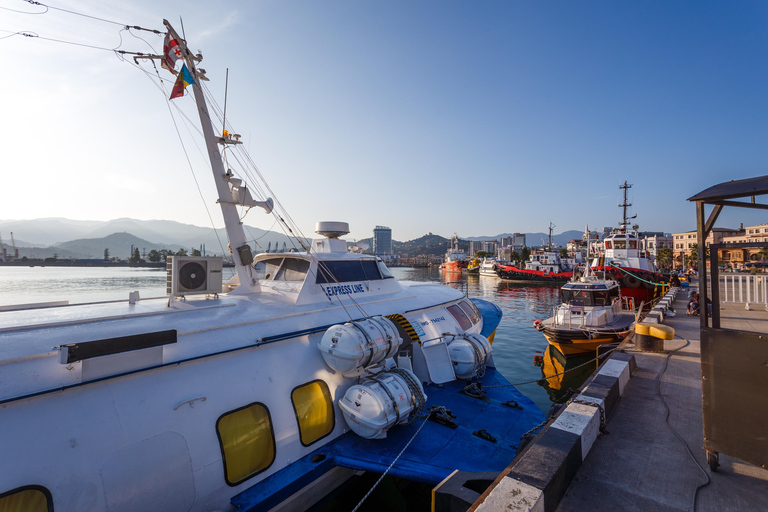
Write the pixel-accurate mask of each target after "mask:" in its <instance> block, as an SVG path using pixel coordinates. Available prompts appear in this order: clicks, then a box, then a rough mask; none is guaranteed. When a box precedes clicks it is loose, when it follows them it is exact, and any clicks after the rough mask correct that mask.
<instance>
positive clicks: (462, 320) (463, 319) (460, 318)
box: [446, 304, 472, 331]
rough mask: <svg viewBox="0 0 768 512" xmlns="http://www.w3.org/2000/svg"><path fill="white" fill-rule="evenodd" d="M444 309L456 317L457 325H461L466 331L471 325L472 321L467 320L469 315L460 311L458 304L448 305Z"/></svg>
mask: <svg viewBox="0 0 768 512" xmlns="http://www.w3.org/2000/svg"><path fill="white" fill-rule="evenodd" d="M446 309H447V310H448V312H449V313H450V314H451V316H452V317H453V318H455V319H456V321H457V322H458V323H459V327H461V329H462V330H464V331H466V330H467V329H469V328H470V327H472V322H470V321H469V317H468V316H467V315H465V314H464V311H462V309H461V308H460V307H459V306H458V304H453V305H452V306H448V307H447V308H446Z"/></svg>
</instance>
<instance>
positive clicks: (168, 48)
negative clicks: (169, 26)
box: [160, 32, 181, 75]
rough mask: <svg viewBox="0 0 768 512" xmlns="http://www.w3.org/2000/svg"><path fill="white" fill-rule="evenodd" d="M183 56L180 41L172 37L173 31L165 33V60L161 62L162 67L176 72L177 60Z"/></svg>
mask: <svg viewBox="0 0 768 512" xmlns="http://www.w3.org/2000/svg"><path fill="white" fill-rule="evenodd" d="M180 57H181V49H180V48H179V43H177V42H176V40H175V39H171V33H170V32H168V33H167V34H165V42H164V43H163V60H162V62H161V63H160V65H161V66H162V67H164V68H165V69H167V70H168V71H170V72H171V73H173V74H174V75H175V74H176V69H175V68H176V61H177V60H178V59H179V58H180Z"/></svg>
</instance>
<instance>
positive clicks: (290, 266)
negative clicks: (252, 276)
mask: <svg viewBox="0 0 768 512" xmlns="http://www.w3.org/2000/svg"><path fill="white" fill-rule="evenodd" d="M253 268H254V270H255V271H256V278H257V279H259V280H261V281H298V282H304V279H305V278H306V276H307V272H309V261H307V260H303V259H300V258H270V259H267V260H261V261H259V262H257V263H256V264H255V265H254V266H253Z"/></svg>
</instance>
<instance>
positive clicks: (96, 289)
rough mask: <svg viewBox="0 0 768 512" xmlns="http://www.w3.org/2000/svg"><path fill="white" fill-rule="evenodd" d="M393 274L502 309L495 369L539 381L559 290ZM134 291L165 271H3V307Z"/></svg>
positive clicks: (531, 392)
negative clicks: (537, 323)
mask: <svg viewBox="0 0 768 512" xmlns="http://www.w3.org/2000/svg"><path fill="white" fill-rule="evenodd" d="M227 270H229V271H230V272H231V269H225V271H227ZM392 272H393V274H394V275H395V277H397V278H398V279H399V280H407V281H434V282H443V283H445V284H448V285H449V286H452V287H454V288H457V289H459V290H462V291H463V292H465V293H466V294H467V295H468V296H469V297H479V298H482V299H486V300H489V301H492V302H494V303H496V304H498V305H499V307H501V309H502V310H503V312H504V317H503V319H502V321H501V324H500V325H499V328H498V330H497V332H496V338H495V341H494V344H493V359H494V361H495V363H496V367H497V368H498V369H499V370H500V371H501V373H502V374H503V375H504V376H505V377H506V378H507V379H508V380H509V381H510V382H512V383H517V382H523V381H530V380H535V379H540V378H541V376H542V374H541V370H540V369H539V368H538V367H536V366H534V364H533V358H534V356H536V355H540V354H542V353H543V352H544V350H545V348H546V347H547V342H546V340H545V339H544V336H543V335H542V334H541V333H540V332H538V331H536V330H535V329H534V328H533V327H532V324H533V321H534V320H536V319H543V318H546V317H548V316H550V315H551V312H552V308H553V307H554V306H555V305H556V304H557V303H558V300H559V299H558V293H559V289H558V288H557V287H554V286H543V285H538V286H531V285H525V284H516V283H509V282H503V281H501V280H499V279H495V278H489V277H484V276H475V275H442V274H440V273H439V272H438V271H437V269H412V268H393V269H392ZM226 278H228V276H225V279H226ZM136 290H138V291H139V294H140V296H141V297H142V298H151V297H163V296H165V269H147V268H88V267H75V268H72V267H0V306H2V305H8V304H22V303H36V302H50V301H61V300H68V301H69V302H70V303H71V304H75V303H84V302H95V301H103V300H121V299H122V300H125V299H127V298H128V293H129V292H131V291H136ZM518 389H519V390H520V391H521V392H522V393H524V394H525V395H527V396H528V397H530V398H531V399H532V400H533V401H534V402H535V403H536V405H538V406H539V407H540V408H541V409H542V410H543V411H544V412H545V413H546V412H547V411H548V410H549V407H550V404H551V402H550V399H549V395H548V394H547V392H546V391H545V390H544V389H543V388H541V387H540V386H538V385H537V384H527V385H522V386H519V387H518Z"/></svg>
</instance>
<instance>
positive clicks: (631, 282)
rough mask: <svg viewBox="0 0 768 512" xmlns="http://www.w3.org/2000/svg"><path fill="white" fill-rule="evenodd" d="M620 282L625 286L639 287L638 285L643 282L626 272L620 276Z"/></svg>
mask: <svg viewBox="0 0 768 512" xmlns="http://www.w3.org/2000/svg"><path fill="white" fill-rule="evenodd" d="M621 284H622V285H624V286H625V287H627V288H639V287H640V285H641V284H643V283H642V281H640V280H639V279H638V278H636V277H635V276H631V275H629V274H627V275H626V276H624V277H622V278H621Z"/></svg>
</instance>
